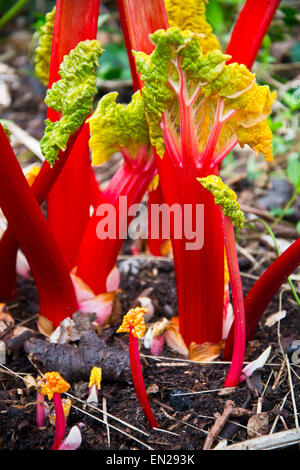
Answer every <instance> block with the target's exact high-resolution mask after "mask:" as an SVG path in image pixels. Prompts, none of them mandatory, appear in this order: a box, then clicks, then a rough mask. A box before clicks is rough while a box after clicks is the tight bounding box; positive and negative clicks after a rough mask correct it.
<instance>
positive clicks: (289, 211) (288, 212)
mask: <svg viewBox="0 0 300 470" xmlns="http://www.w3.org/2000/svg"><path fill="white" fill-rule="evenodd" d="M270 212H271V214H272V215H274V216H275V217H281V216H284V215H291V214H293V213H294V208H293V207H289V208H288V209H287V210H284V209H282V208H281V207H274V209H271V210H270Z"/></svg>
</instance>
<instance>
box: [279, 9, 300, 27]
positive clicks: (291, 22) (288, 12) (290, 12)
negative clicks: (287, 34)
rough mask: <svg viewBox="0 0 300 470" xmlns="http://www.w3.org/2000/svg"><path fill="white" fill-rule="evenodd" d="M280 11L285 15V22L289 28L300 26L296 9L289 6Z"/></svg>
mask: <svg viewBox="0 0 300 470" xmlns="http://www.w3.org/2000/svg"><path fill="white" fill-rule="evenodd" d="M279 10H281V11H282V13H283V15H284V18H283V20H284V22H285V24H286V25H287V26H296V25H297V24H299V19H298V16H297V15H298V12H297V10H296V9H295V8H292V7H288V6H282V7H280V8H279Z"/></svg>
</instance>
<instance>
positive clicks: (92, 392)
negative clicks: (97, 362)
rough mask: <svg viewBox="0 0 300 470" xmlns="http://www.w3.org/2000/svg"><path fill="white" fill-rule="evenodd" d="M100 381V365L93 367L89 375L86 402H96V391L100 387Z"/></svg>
mask: <svg viewBox="0 0 300 470" xmlns="http://www.w3.org/2000/svg"><path fill="white" fill-rule="evenodd" d="M101 381H102V369H101V368H100V367H93V368H92V370H91V375H90V381H89V396H88V399H87V403H98V391H99V390H100V388H101Z"/></svg>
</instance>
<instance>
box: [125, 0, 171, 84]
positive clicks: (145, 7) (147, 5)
mask: <svg viewBox="0 0 300 470" xmlns="http://www.w3.org/2000/svg"><path fill="white" fill-rule="evenodd" d="M117 4H118V9H119V14H120V21H121V26H122V30H123V35H124V40H125V45H126V49H127V54H128V60H129V65H130V69H131V75H132V80H133V89H134V91H137V90H138V89H140V88H141V87H142V81H141V79H140V77H139V75H138V74H137V71H136V65H135V60H134V57H133V55H132V49H134V50H136V51H143V52H145V53H146V54H150V53H151V52H152V51H153V43H152V42H151V40H150V38H149V34H151V33H154V31H156V30H157V29H160V28H167V27H168V17H167V13H166V9H165V5H164V2H163V0H152V1H151V2H149V1H148V0H139V1H138V2H137V1H136V0H117Z"/></svg>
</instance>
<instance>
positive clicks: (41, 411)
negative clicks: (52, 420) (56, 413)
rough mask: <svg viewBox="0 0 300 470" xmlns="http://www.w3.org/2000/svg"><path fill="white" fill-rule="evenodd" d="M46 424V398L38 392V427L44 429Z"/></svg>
mask: <svg viewBox="0 0 300 470" xmlns="http://www.w3.org/2000/svg"><path fill="white" fill-rule="evenodd" d="M44 424H45V398H44V395H43V394H42V393H41V392H40V391H39V390H38V391H37V394H36V425H37V427H38V428H42V427H43V426H44Z"/></svg>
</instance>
